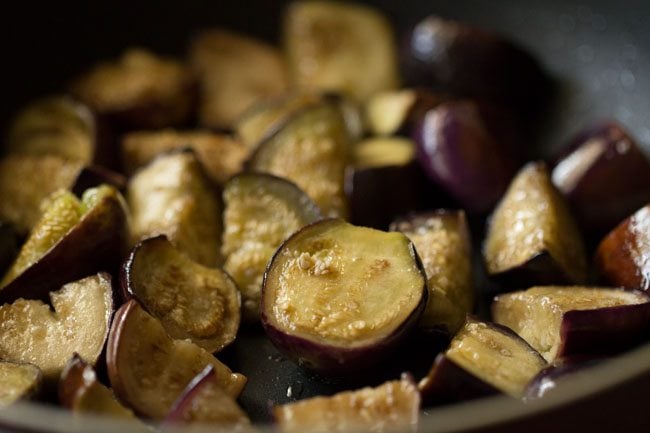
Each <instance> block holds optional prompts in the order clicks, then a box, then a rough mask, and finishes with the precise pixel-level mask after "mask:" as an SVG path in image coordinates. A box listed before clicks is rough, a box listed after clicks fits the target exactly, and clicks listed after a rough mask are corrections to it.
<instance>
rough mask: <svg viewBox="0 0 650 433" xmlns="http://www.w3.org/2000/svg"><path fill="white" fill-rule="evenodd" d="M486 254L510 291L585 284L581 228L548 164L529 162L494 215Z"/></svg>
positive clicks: (494, 274)
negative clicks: (554, 183)
mask: <svg viewBox="0 0 650 433" xmlns="http://www.w3.org/2000/svg"><path fill="white" fill-rule="evenodd" d="M483 255H484V258H485V262H486V266H487V271H488V274H489V275H490V276H491V277H493V278H495V279H497V280H499V282H500V283H502V285H503V286H504V288H506V289H508V288H511V287H522V286H524V287H526V286H530V285H534V284H540V285H542V284H565V283H570V284H580V283H584V282H585V280H586V278H587V275H586V274H587V260H586V256H585V249H584V245H583V243H582V238H581V236H580V232H579V231H578V227H577V226H576V224H575V222H574V220H573V217H572V216H571V214H570V212H569V209H568V206H567V204H566V203H565V201H564V198H563V197H562V195H561V194H560V193H559V191H558V190H557V189H556V188H555V186H554V185H553V183H552V182H551V178H550V175H549V173H548V171H547V169H546V166H545V165H544V164H543V163H529V164H527V165H526V166H524V167H523V168H522V169H521V170H520V171H519V173H518V174H517V176H516V177H515V179H513V181H512V182H511V184H510V186H509V188H508V191H507V192H506V194H505V196H504V197H503V198H502V199H501V202H500V203H499V205H498V206H497V208H496V209H495V211H494V213H493V214H492V216H491V217H490V222H489V227H488V232H487V237H486V239H485V243H484V246H483Z"/></svg>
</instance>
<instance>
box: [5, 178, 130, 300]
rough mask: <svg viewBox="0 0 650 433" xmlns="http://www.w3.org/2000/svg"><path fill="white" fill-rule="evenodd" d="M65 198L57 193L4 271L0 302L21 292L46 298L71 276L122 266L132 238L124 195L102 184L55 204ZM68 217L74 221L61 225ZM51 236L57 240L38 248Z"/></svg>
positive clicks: (67, 220) (13, 298)
mask: <svg viewBox="0 0 650 433" xmlns="http://www.w3.org/2000/svg"><path fill="white" fill-rule="evenodd" d="M64 200H65V199H64ZM73 200H74V199H73ZM61 203H62V202H59V201H57V200H56V199H55V200H54V201H53V202H52V205H51V207H50V208H49V209H50V211H51V212H52V214H51V215H50V214H48V211H47V210H46V212H45V213H44V215H43V218H42V219H41V221H40V222H39V223H38V224H37V225H36V227H35V228H34V230H33V231H32V233H31V235H30V237H29V238H28V239H27V241H26V242H25V244H24V245H23V247H22V249H21V252H20V253H19V254H18V257H17V258H16V260H15V261H14V263H13V265H12V267H11V268H10V269H9V271H8V272H7V273H6V274H5V276H4V278H3V280H2V285H3V286H2V288H0V302H13V301H15V300H16V299H18V298H27V299H41V300H44V301H46V302H47V300H48V298H49V292H51V291H54V290H57V289H58V288H59V287H61V286H62V285H63V284H65V283H67V282H70V281H74V280H76V279H79V278H82V277H85V276H88V275H91V274H93V273H96V272H98V271H114V270H117V269H118V267H119V264H120V262H121V260H122V255H123V253H124V251H125V246H126V242H127V238H128V233H127V232H128V226H127V215H126V206H125V203H124V199H123V198H122V195H121V194H120V193H119V192H118V191H117V190H116V189H115V188H113V187H110V186H106V185H102V186H100V187H98V188H92V189H89V190H87V191H86V192H85V193H84V197H83V199H82V201H81V202H77V203H71V204H70V205H67V204H66V205H62V206H60V207H57V206H58V204H61ZM75 207H77V208H78V209H76V210H75V209H73V208H75ZM81 208H85V209H83V210H82V209H81ZM70 212H80V216H78V217H76V218H78V219H76V220H75V219H74V218H75V217H74V216H72V215H69V213H70ZM70 218H72V219H70ZM70 223H73V224H72V225H71V227H70V228H69V229H64V230H63V231H61V229H62V228H64V227H65V225H67V224H70ZM61 224H63V225H64V226H61ZM47 238H51V240H50V241H51V242H52V243H53V244H52V245H51V246H50V247H48V248H47V249H46V250H45V251H39V249H40V248H41V246H42V245H43V244H42V242H44V239H47Z"/></svg>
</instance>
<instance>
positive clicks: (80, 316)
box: [0, 274, 113, 382]
mask: <svg viewBox="0 0 650 433" xmlns="http://www.w3.org/2000/svg"><path fill="white" fill-rule="evenodd" d="M50 301H51V305H52V307H53V310H52V309H50V306H49V305H47V304H45V303H43V302H41V301H28V300H24V299H18V300H17V301H15V302H14V303H13V304H5V305H3V306H2V307H0V359H3V360H6V361H12V362H29V363H32V364H34V365H36V366H38V367H39V368H40V369H41V371H42V372H43V376H44V379H46V380H47V381H48V382H53V381H55V380H57V379H58V378H59V376H60V374H61V371H63V368H64V367H65V365H66V363H67V362H68V360H69V359H70V358H71V357H72V355H73V353H79V354H80V355H81V356H82V357H83V358H84V359H87V360H88V362H90V363H91V364H95V363H96V362H97V360H98V359H99V357H100V355H101V353H102V350H103V348H104V343H105V341H106V336H107V335H108V328H109V325H110V320H111V315H112V313H113V292H112V288H111V279H110V276H109V275H108V274H98V275H96V276H92V277H87V278H84V279H83V280H79V281H76V282H73V283H69V284H66V285H65V286H63V287H62V288H61V289H60V290H59V291H57V292H53V293H51V294H50Z"/></svg>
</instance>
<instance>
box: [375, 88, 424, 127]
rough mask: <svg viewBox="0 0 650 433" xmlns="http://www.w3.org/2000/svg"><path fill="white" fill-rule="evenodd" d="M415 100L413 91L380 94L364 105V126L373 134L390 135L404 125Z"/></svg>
mask: <svg viewBox="0 0 650 433" xmlns="http://www.w3.org/2000/svg"><path fill="white" fill-rule="evenodd" d="M416 100H417V93H416V92H415V90H410V89H406V90H399V91H389V92H381V93H378V94H376V95H374V96H373V97H372V98H370V99H369V100H368V102H367V104H366V111H365V116H366V124H367V125H368V128H369V129H370V130H371V131H372V132H373V134H376V135H381V136H387V135H392V134H394V133H395V132H397V130H399V128H400V127H401V126H402V124H403V123H404V120H405V118H406V116H408V114H409V111H410V110H411V108H412V107H413V105H414V104H415V102H416Z"/></svg>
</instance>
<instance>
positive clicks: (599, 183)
mask: <svg viewBox="0 0 650 433" xmlns="http://www.w3.org/2000/svg"><path fill="white" fill-rule="evenodd" d="M552 178H553V183H554V184H555V185H556V186H557V187H558V189H559V190H560V191H561V192H562V193H563V194H564V195H565V196H566V198H567V201H568V202H569V204H570V205H571V207H572V209H573V212H574V214H575V216H576V219H577V220H578V223H579V224H580V226H581V227H582V228H583V230H585V231H587V232H589V233H591V234H595V235H596V236H600V235H603V234H604V233H607V232H608V231H609V230H611V229H613V228H614V227H615V226H616V225H617V224H619V223H620V222H621V221H622V220H623V219H624V218H626V217H628V216H629V215H630V214H632V213H633V212H634V211H635V210H637V209H639V208H640V207H641V206H643V205H645V204H646V203H648V202H650V159H648V157H647V156H646V155H645V154H644V153H643V151H642V150H641V149H640V148H639V146H638V145H637V143H636V141H635V140H634V138H632V137H631V136H630V134H629V133H628V132H627V131H626V130H625V128H624V127H623V126H622V125H620V124H618V123H615V122H603V123H600V124H597V125H594V126H593V127H591V128H589V129H587V130H585V131H583V132H582V133H580V134H579V135H578V136H577V137H575V138H574V140H573V141H572V142H571V143H570V144H569V146H568V147H567V150H566V151H565V152H564V154H563V155H562V156H561V157H560V158H559V161H558V162H557V163H556V164H555V167H554V168H553V172H552Z"/></svg>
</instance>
